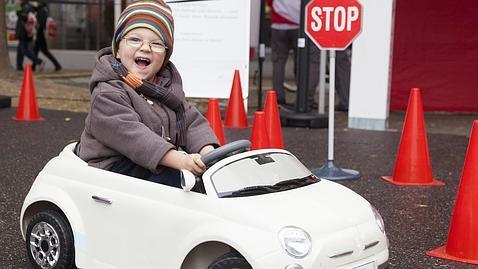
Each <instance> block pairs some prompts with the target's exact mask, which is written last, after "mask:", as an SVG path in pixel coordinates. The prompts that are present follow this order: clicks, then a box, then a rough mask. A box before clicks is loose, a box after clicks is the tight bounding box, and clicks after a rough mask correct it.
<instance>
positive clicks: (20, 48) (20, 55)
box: [17, 40, 25, 71]
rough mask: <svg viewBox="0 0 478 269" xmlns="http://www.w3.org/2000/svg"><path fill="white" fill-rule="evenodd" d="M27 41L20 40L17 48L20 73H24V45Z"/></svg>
mask: <svg viewBox="0 0 478 269" xmlns="http://www.w3.org/2000/svg"><path fill="white" fill-rule="evenodd" d="M24 42H25V41H20V40H18V46H17V70H18V71H23V57H24V54H23V47H24V45H23V43H24Z"/></svg>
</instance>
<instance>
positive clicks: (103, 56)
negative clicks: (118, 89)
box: [90, 47, 121, 92]
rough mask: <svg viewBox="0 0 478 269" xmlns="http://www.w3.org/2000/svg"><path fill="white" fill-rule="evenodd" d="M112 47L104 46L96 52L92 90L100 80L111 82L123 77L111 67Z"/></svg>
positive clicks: (91, 80) (91, 82) (91, 90)
mask: <svg viewBox="0 0 478 269" xmlns="http://www.w3.org/2000/svg"><path fill="white" fill-rule="evenodd" d="M113 57H114V56H113V51H112V50H111V47H107V48H103V49H101V50H99V51H98V52H97V53H96V56H95V66H94V68H93V74H92V75H91V79H90V92H93V90H94V89H95V87H96V85H98V83H100V82H107V81H108V82H109V81H112V80H121V77H120V76H119V75H118V74H116V73H115V71H114V70H113V68H112V67H111V64H110V62H109V61H108V60H109V59H110V58H113Z"/></svg>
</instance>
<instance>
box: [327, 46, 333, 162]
mask: <svg viewBox="0 0 478 269" xmlns="http://www.w3.org/2000/svg"><path fill="white" fill-rule="evenodd" d="M334 112H335V50H330V65H329V154H328V156H329V157H328V160H329V161H333V160H334V114H335V113H334Z"/></svg>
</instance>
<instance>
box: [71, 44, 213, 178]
mask: <svg viewBox="0 0 478 269" xmlns="http://www.w3.org/2000/svg"><path fill="white" fill-rule="evenodd" d="M108 57H113V55H112V53H111V48H105V49H102V50H100V51H98V53H97V55H96V64H95V67H94V69H93V74H92V77H91V80H90V91H91V108H90V111H89V113H88V116H87V117H86V120H85V129H84V131H83V133H82V135H81V147H80V150H79V156H80V157H81V158H82V159H83V160H85V161H87V162H88V164H89V165H90V166H94V167H97V168H102V169H109V168H110V167H111V166H112V164H113V163H114V162H116V161H119V160H120V159H122V158H123V156H125V157H127V158H129V159H130V160H131V161H133V162H134V163H136V164H138V165H140V166H142V167H144V168H147V169H148V170H150V171H151V172H153V173H159V171H160V170H161V166H160V165H159V161H160V160H161V159H162V158H163V156H164V155H165V154H166V152H168V151H169V150H171V149H177V146H176V143H177V135H178V134H177V132H178V129H177V128H176V113H175V112H174V111H173V110H172V109H170V108H168V107H167V106H165V105H164V104H162V103H160V102H159V101H158V100H155V99H151V98H148V100H146V99H145V98H144V97H143V96H141V95H140V94H138V93H137V92H136V91H135V90H133V89H132V88H131V87H129V86H128V85H127V84H126V83H125V82H123V81H122V80H121V78H120V77H119V76H118V75H117V74H116V73H115V72H114V71H113V69H112V68H111V65H110V64H109V62H108ZM164 68H169V69H170V70H173V71H174V72H177V70H176V68H175V67H174V65H173V64H172V63H168V65H166V67H164ZM164 68H163V69H164ZM162 73H164V72H162V71H161V70H160V72H159V73H158V78H159V77H161V75H163V76H162V77H161V79H165V78H164V74H162ZM178 74H179V73H178ZM180 88H182V86H181V87H180ZM173 94H174V95H176V96H177V97H178V98H180V99H182V100H183V102H184V107H185V110H186V111H185V119H186V126H187V129H186V146H185V147H184V148H182V149H183V150H184V151H186V152H188V153H198V152H199V151H200V150H201V149H202V148H203V147H204V146H206V145H213V146H217V145H218V140H217V138H216V136H215V134H214V132H213V131H212V129H211V128H210V126H209V123H208V122H207V120H206V119H205V118H204V117H203V116H202V115H201V114H200V113H199V111H198V110H197V109H196V108H195V107H193V106H191V105H190V104H188V103H187V101H186V99H185V97H184V92H183V91H182V90H180V91H175V92H173ZM151 103H152V104H151Z"/></svg>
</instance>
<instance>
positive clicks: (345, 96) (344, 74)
mask: <svg viewBox="0 0 478 269" xmlns="http://www.w3.org/2000/svg"><path fill="white" fill-rule="evenodd" d="M351 51H352V45H350V46H349V47H348V48H347V49H345V50H342V51H340V50H338V51H336V53H335V61H336V64H335V72H336V76H335V85H336V93H337V96H338V97H339V98H338V99H339V100H338V104H337V105H336V106H335V111H342V112H347V111H349V92H350V68H351V62H350V56H349V54H350V53H351Z"/></svg>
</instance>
